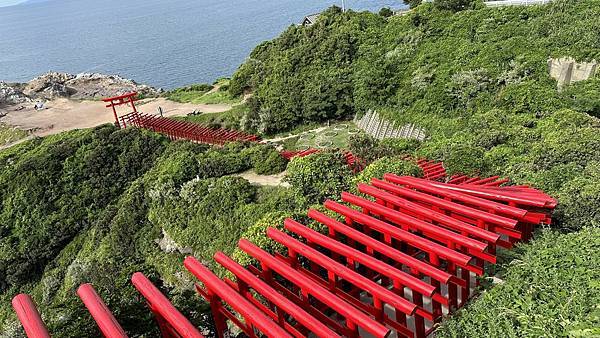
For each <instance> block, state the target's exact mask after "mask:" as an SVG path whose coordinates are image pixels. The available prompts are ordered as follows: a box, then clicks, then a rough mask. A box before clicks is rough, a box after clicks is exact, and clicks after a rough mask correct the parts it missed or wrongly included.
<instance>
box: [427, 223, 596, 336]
mask: <svg viewBox="0 0 600 338" xmlns="http://www.w3.org/2000/svg"><path fill="white" fill-rule="evenodd" d="M516 250H518V251H521V253H520V254H519V256H518V260H515V261H513V262H512V263H510V267H509V268H508V269H507V271H506V275H505V276H503V278H504V282H503V283H502V284H499V285H496V286H494V287H493V288H492V289H490V290H487V291H485V292H483V294H481V295H480V296H479V297H478V299H477V300H475V301H473V302H472V304H471V305H470V306H468V307H467V308H466V309H463V310H461V311H459V312H458V314H457V315H456V316H455V318H454V319H452V320H450V321H448V322H446V323H445V325H443V326H442V327H441V329H440V330H438V331H437V332H436V337H444V338H445V337H453V338H454V337H567V336H568V337H598V336H599V335H600V307H599V304H600V269H599V268H598V261H600V229H599V228H588V229H584V230H582V231H581V232H578V233H571V234H559V233H557V232H553V231H544V232H542V233H541V234H539V235H538V238H536V239H535V240H534V241H533V242H532V243H531V244H529V245H523V246H522V247H521V248H518V249H516Z"/></svg>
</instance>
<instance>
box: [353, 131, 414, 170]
mask: <svg viewBox="0 0 600 338" xmlns="http://www.w3.org/2000/svg"><path fill="white" fill-rule="evenodd" d="M420 145H421V142H420V141H418V140H414V139H394V138H389V139H384V140H381V141H379V140H376V139H375V138H373V137H371V136H369V135H367V134H366V133H364V132H361V133H358V134H355V135H351V136H350V138H349V144H348V147H349V148H350V151H351V152H352V154H354V155H355V156H356V157H358V158H360V159H361V160H362V161H364V162H366V163H371V162H373V161H375V160H377V159H378V158H382V157H389V156H400V155H411V154H413V153H414V152H415V151H416V150H417V149H418V148H419V146H420Z"/></svg>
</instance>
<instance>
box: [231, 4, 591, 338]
mask: <svg viewBox="0 0 600 338" xmlns="http://www.w3.org/2000/svg"><path fill="white" fill-rule="evenodd" d="M418 3H419V2H418V1H415V2H414V4H412V5H413V7H416V8H414V10H413V11H412V12H411V13H409V14H406V15H403V16H394V17H390V18H386V17H385V16H382V15H377V14H372V13H353V12H348V13H341V11H340V10H339V9H336V8H332V9H330V10H328V11H327V12H325V13H324V14H323V15H322V16H321V17H320V18H319V20H318V22H317V23H316V24H315V25H313V26H310V27H290V28H289V29H288V30H287V31H285V32H284V33H283V34H282V35H281V36H280V37H278V38H277V39H275V40H273V41H268V42H265V43H263V44H261V45H260V46H258V47H257V48H256V49H255V50H254V51H253V52H252V54H251V57H250V59H249V60H248V61H247V62H246V63H244V64H243V65H242V66H241V67H240V69H239V70H238V71H237V73H236V74H235V75H234V77H233V79H232V82H231V86H230V90H231V91H232V93H241V92H242V91H252V92H253V95H254V96H253V100H252V102H251V104H250V107H251V109H252V110H251V111H250V112H248V114H247V116H246V118H245V120H246V123H245V124H242V127H244V128H247V129H249V130H257V131H260V132H276V131H279V130H287V129H292V128H294V126H295V125H298V124H306V123H314V122H315V121H324V120H328V119H336V118H339V117H349V116H352V115H353V114H359V115H360V114H363V113H364V112H366V111H367V110H368V109H376V110H377V111H378V112H380V114H382V115H384V116H385V117H387V118H388V119H389V120H391V121H393V122H397V123H398V124H400V125H402V124H405V123H415V124H417V125H419V126H421V127H424V128H425V129H426V131H427V135H429V138H428V139H427V140H426V141H425V142H423V143H418V142H416V143H415V142H406V141H400V142H397V141H396V142H394V141H392V142H390V141H385V142H376V141H374V140H372V139H369V138H367V137H364V136H360V135H359V136H357V137H354V138H353V139H352V140H351V142H350V148H351V150H352V151H353V153H354V154H357V155H359V156H360V157H362V158H364V159H366V160H367V161H369V162H371V161H374V160H377V159H378V158H381V157H388V156H394V155H397V154H396V151H397V150H399V152H400V153H403V152H408V153H411V154H413V155H414V156H417V157H427V158H430V159H435V160H441V161H444V163H445V165H446V167H447V169H448V171H449V172H450V173H459V172H460V173H465V174H480V175H504V176H508V177H510V178H512V180H513V181H514V182H516V183H519V184H530V185H532V186H535V187H537V188H540V189H543V190H545V191H546V192H548V193H549V194H551V195H553V196H556V197H558V198H559V202H560V204H559V207H558V210H557V212H556V215H555V222H554V224H552V228H553V229H555V230H542V231H540V232H539V233H538V234H537V236H536V237H537V238H536V239H535V240H534V241H533V242H532V243H531V244H526V245H523V246H522V248H521V250H519V251H517V252H515V253H514V254H513V255H512V256H510V258H511V259H510V260H508V261H507V262H506V264H505V266H504V269H505V270H506V282H505V284H503V285H502V286H500V287H498V289H492V291H488V292H486V293H485V295H484V296H482V297H479V298H478V299H475V300H474V301H472V304H471V305H469V306H467V307H466V308H465V309H464V310H463V311H462V314H461V315H460V316H458V317H455V318H451V319H449V320H448V321H447V322H445V323H444V324H443V325H442V330H441V333H440V335H442V336H444V337H445V336H448V337H479V336H488V337H505V336H511V335H514V336H519V337H539V336H548V337H550V336H552V337H555V336H566V335H571V336H586V335H587V336H594V335H597V334H598V332H592V331H590V330H587V329H590V328H593V327H597V326H598V308H597V303H598V295H599V294H600V291H599V290H598V287H597V280H598V271H599V268H598V266H597V264H595V263H594V262H595V261H597V260H598V258H597V255H594V250H596V251H597V248H598V243H599V242H600V239H599V237H598V230H597V229H598V227H600V213H598V212H597V210H598V209H600V197H599V196H600V184H599V182H600V171H599V170H600V164H599V163H600V153H599V152H598V149H600V147H599V146H600V133H599V130H600V129H599V128H600V122H599V120H598V119H597V118H596V117H598V116H600V115H599V114H598V113H599V110H598V107H600V95H599V90H600V77H599V76H596V77H595V78H591V79H589V80H586V81H581V82H577V83H574V84H572V85H570V86H567V87H566V88H564V89H563V90H562V91H559V90H558V89H557V82H556V81H555V80H554V79H552V78H551V77H550V75H549V71H548V59H549V58H557V57H573V58H575V59H576V60H578V61H590V60H592V59H596V60H597V59H599V58H600V26H599V25H600V21H599V20H598V19H597V18H598V17H600V2H598V1H597V0H584V1H574V0H557V1H553V2H552V3H551V4H549V5H545V6H527V7H521V6H516V7H506V8H485V7H484V6H482V5H481V4H480V3H476V2H475V3H472V2H470V1H436V3H434V4H423V5H420V6H417V5H418ZM463 9H465V10H463ZM394 143H396V144H394ZM390 145H394V147H390ZM396 149H397V150H396ZM385 164H387V165H389V164H391V163H390V162H389V160H388V159H382V160H379V161H377V162H376V165H374V167H372V168H370V169H369V170H372V171H373V172H374V173H375V174H379V173H380V172H381V171H380V170H379V169H378V168H377V166H378V165H385ZM308 166H309V164H308V163H306V167H308ZM397 166H398V167H397V168H396V170H400V171H405V170H410V168H405V167H402V165H401V164H397ZM314 170H317V168H314ZM382 170H384V169H382ZM365 175H366V176H370V175H368V174H365ZM357 181H363V179H360V178H358V179H357ZM325 188H326V187H325ZM305 191H310V190H308V189H307V190H305ZM578 231H579V232H578ZM569 232H576V233H573V234H568V233H569ZM585 241H587V242H586V245H584V244H583V242H585ZM511 262H512V263H511ZM577 278H580V280H575V279H577ZM567 290H568V291H567ZM570 295H573V296H572V297H570ZM586 297H587V298H586Z"/></svg>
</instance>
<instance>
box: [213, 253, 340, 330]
mask: <svg viewBox="0 0 600 338" xmlns="http://www.w3.org/2000/svg"><path fill="white" fill-rule="evenodd" d="M214 258H215V261H216V262H218V263H219V264H221V265H222V266H223V267H225V268H226V269H227V270H229V271H231V272H233V273H234V274H235V276H236V277H237V278H238V280H239V281H238V283H245V284H247V286H248V287H251V288H252V289H253V290H255V291H256V292H258V293H259V294H260V295H261V296H262V297H264V298H265V299H266V300H267V301H268V302H270V303H272V304H274V305H275V306H276V307H277V309H278V310H277V313H279V311H280V310H283V311H285V312H286V313H287V314H288V315H290V316H291V317H292V318H294V319H295V320H296V321H298V322H299V323H300V324H302V325H303V326H304V327H306V328H307V329H309V330H310V331H312V332H313V333H315V334H316V335H318V336H320V337H332V338H335V337H340V335H338V334H337V333H335V332H334V331H332V330H331V329H330V328H328V327H327V326H326V325H324V324H323V323H321V322H320V321H318V320H317V319H316V318H315V317H313V316H312V315H310V314H309V313H308V312H306V311H305V310H304V309H303V308H302V307H300V306H298V305H296V304H295V303H294V302H292V301H290V300H289V299H287V298H286V297H284V296H283V295H282V294H280V293H279V292H277V290H275V289H274V288H272V287H271V286H270V285H269V284H267V283H266V282H264V281H263V280H261V279H260V278H258V277H257V276H255V275H254V274H252V273H250V271H248V270H246V269H245V268H244V267H242V266H241V265H239V264H238V263H236V262H235V261H234V260H232V259H231V258H229V257H228V256H227V255H225V254H224V253H222V252H217V253H216V254H215V256H214ZM240 289H244V288H240ZM243 293H245V294H246V296H249V295H250V293H249V292H243ZM275 315H276V314H275Z"/></svg>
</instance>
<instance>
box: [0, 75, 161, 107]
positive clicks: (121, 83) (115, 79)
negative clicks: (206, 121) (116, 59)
mask: <svg viewBox="0 0 600 338" xmlns="http://www.w3.org/2000/svg"><path fill="white" fill-rule="evenodd" d="M5 87H8V85H6V84H4V85H3V86H2V87H0V90H3V92H1V93H0V102H2V100H4V101H5V102H6V104H15V103H22V102H26V101H31V100H36V99H43V100H52V99H55V98H61V97H66V98H72V99H78V100H85V99H99V98H103V97H109V96H118V95H122V94H125V93H129V92H132V91H136V92H138V93H140V94H142V95H143V96H147V97H148V96H158V95H159V94H161V93H162V92H163V91H162V89H157V88H154V87H151V86H148V85H142V84H138V83H137V82H135V81H133V80H129V79H125V78H123V77H120V76H117V75H104V74H98V73H81V74H77V75H73V74H68V73H58V72H50V73H46V74H44V75H41V76H38V77H36V78H35V79H33V80H31V81H29V82H28V83H26V84H21V85H20V87H23V90H22V92H21V91H19V90H17V89H16V88H17V87H14V86H13V87H11V88H12V91H10V90H9V89H8V88H5ZM4 97H10V99H6V98H4ZM19 100H21V101H19ZM22 100H26V101H22Z"/></svg>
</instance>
